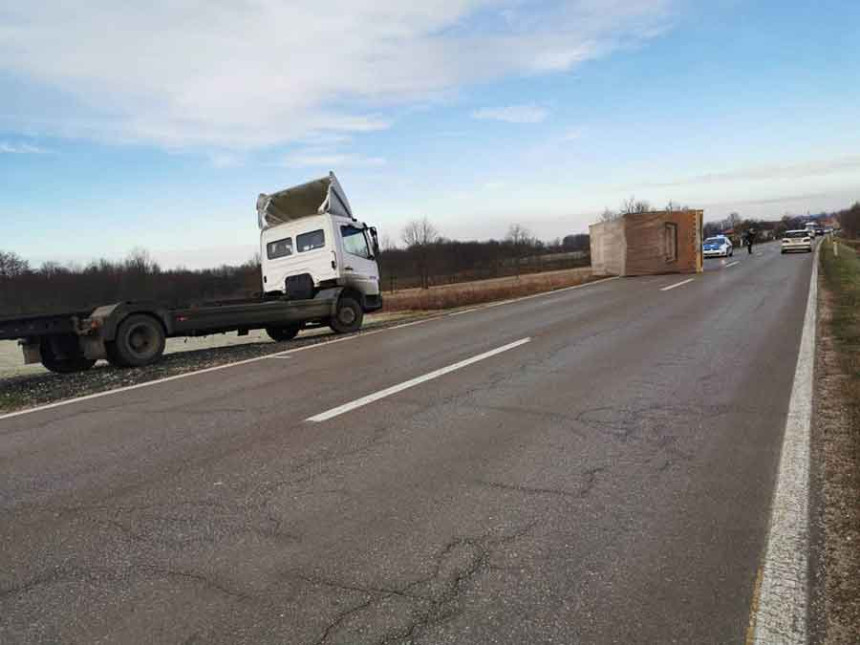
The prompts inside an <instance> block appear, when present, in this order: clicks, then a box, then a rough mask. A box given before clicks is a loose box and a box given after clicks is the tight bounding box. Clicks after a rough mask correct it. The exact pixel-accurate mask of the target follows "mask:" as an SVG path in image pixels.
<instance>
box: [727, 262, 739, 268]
mask: <svg viewBox="0 0 860 645" xmlns="http://www.w3.org/2000/svg"><path fill="white" fill-rule="evenodd" d="M738 264H740V260H735V261H734V262H729V263H728V264H727V265H726V268H727V269H728V268H729V267H733V266H737V265H738Z"/></svg>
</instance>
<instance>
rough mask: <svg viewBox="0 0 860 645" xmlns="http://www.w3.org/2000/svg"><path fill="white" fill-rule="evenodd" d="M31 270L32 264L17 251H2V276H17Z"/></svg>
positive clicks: (0, 266) (0, 271)
mask: <svg viewBox="0 0 860 645" xmlns="http://www.w3.org/2000/svg"><path fill="white" fill-rule="evenodd" d="M29 270H30V265H29V263H28V262H27V260H25V259H24V258H22V257H21V256H19V255H18V254H17V253H12V252H7V251H0V278H15V277H18V276H20V275H23V274H24V273H26V272H27V271H29Z"/></svg>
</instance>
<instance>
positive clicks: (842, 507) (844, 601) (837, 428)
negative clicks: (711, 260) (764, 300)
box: [813, 242, 860, 645]
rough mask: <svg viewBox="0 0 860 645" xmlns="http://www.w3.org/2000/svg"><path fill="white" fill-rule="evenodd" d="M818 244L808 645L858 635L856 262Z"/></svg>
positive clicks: (859, 269) (859, 308) (859, 319)
mask: <svg viewBox="0 0 860 645" xmlns="http://www.w3.org/2000/svg"><path fill="white" fill-rule="evenodd" d="M839 254H840V255H839V257H838V258H837V257H834V254H833V246H832V244H831V243H829V242H827V243H825V246H824V248H823V249H822V253H821V269H822V271H821V273H822V286H823V289H822V290H821V292H820V293H821V296H820V302H819V311H820V325H819V339H818V355H817V359H816V366H815V371H816V374H815V415H814V426H813V437H814V459H815V468H814V469H813V473H814V477H815V478H816V480H817V481H816V482H815V484H816V485H815V488H816V489H817V491H818V496H817V503H816V504H815V511H814V517H813V520H814V527H815V528H814V530H815V531H816V533H817V539H816V540H815V542H816V552H815V554H814V555H815V559H816V561H817V566H816V567H815V571H814V583H813V584H814V587H815V588H814V594H813V595H814V615H813V633H814V634H816V638H814V642H819V643H824V644H826V645H836V644H837V643H838V644H843V643H845V644H847V643H856V642H857V634H858V633H860V259H858V257H857V254H856V252H854V251H852V250H851V248H850V247H849V246H845V245H840V249H839Z"/></svg>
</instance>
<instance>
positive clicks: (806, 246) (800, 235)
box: [780, 229, 812, 253]
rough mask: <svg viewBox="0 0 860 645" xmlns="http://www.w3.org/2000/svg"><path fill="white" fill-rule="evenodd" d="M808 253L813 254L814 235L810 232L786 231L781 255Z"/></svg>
mask: <svg viewBox="0 0 860 645" xmlns="http://www.w3.org/2000/svg"><path fill="white" fill-rule="evenodd" d="M789 251H806V252H807V253H812V234H811V232H810V231H808V230H805V229H804V230H797V231H786V232H785V236H784V237H783V238H782V248H781V249H780V253H788V252H789Z"/></svg>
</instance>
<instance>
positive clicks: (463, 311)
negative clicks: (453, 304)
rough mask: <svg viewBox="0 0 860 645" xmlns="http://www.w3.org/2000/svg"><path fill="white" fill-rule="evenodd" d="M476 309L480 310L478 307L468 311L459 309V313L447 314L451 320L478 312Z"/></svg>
mask: <svg viewBox="0 0 860 645" xmlns="http://www.w3.org/2000/svg"><path fill="white" fill-rule="evenodd" d="M478 309H480V307H472V308H470V309H461V310H460V311H452V312H451V313H450V314H448V317H449V318H453V317H454V316H462V315H463V314H470V313H472V312H473V311H478Z"/></svg>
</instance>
